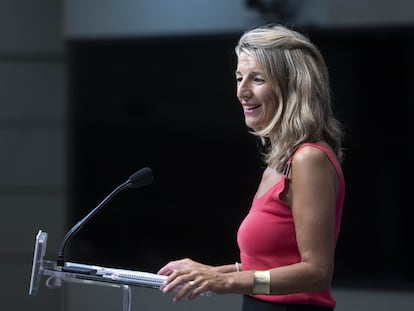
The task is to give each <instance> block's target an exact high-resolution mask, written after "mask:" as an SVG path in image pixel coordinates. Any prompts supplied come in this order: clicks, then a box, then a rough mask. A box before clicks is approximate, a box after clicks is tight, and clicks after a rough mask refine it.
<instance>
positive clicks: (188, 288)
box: [173, 281, 197, 302]
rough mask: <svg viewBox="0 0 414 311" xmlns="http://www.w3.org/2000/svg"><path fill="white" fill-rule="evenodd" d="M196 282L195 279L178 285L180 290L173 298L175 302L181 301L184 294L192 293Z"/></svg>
mask: <svg viewBox="0 0 414 311" xmlns="http://www.w3.org/2000/svg"><path fill="white" fill-rule="evenodd" d="M196 286H197V285H196V283H195V282H194V281H190V282H187V283H186V284H185V285H183V286H180V287H178V288H179V291H178V293H177V294H176V295H175V297H174V298H173V301H174V302H178V301H180V300H181V299H182V298H183V297H184V296H186V295H190V294H191V292H192V291H193V290H194V288H195V287H196Z"/></svg>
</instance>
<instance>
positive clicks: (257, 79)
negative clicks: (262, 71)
mask: <svg viewBox="0 0 414 311" xmlns="http://www.w3.org/2000/svg"><path fill="white" fill-rule="evenodd" d="M253 80H254V82H255V83H257V84H263V83H265V82H266V81H265V80H264V79H263V78H261V77H254V79H253Z"/></svg>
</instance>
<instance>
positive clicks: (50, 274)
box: [29, 230, 167, 311]
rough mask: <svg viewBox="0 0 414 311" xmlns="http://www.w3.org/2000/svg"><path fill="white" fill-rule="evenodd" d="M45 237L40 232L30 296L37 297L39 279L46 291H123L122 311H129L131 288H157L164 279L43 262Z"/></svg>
mask: <svg viewBox="0 0 414 311" xmlns="http://www.w3.org/2000/svg"><path fill="white" fill-rule="evenodd" d="M47 238H48V234H47V232H45V231H42V230H39V231H38V233H37V235H36V239H35V247H34V254H33V264H32V271H31V277H30V286H29V295H30V296H37V294H38V291H39V287H40V282H41V280H42V278H45V279H46V282H45V284H46V287H48V288H59V287H61V286H62V284H63V282H72V283H82V284H91V285H106V286H112V287H116V288H120V289H121V290H122V298H123V299H122V308H123V309H122V310H123V311H131V301H132V297H131V287H130V286H140V287H147V288H158V289H159V288H160V287H161V285H162V284H163V282H164V281H165V279H166V278H167V277H166V276H164V275H158V274H155V273H150V272H143V271H134V270H126V269H117V268H110V267H101V266H94V265H88V264H82V263H74V262H66V263H65V264H64V266H62V267H61V266H58V265H57V264H56V261H50V260H45V259H44V257H45V253H46V246H47Z"/></svg>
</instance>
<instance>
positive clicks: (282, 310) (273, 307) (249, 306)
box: [242, 295, 333, 311]
mask: <svg viewBox="0 0 414 311" xmlns="http://www.w3.org/2000/svg"><path fill="white" fill-rule="evenodd" d="M242 311H333V309H332V308H326V307H320V306H315V305H301V304H295V305H291V304H280V303H273V302H268V301H263V300H259V299H256V298H253V297H251V296H247V295H244V296H243V305H242Z"/></svg>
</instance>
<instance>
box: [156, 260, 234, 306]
mask: <svg viewBox="0 0 414 311" xmlns="http://www.w3.org/2000/svg"><path fill="white" fill-rule="evenodd" d="M158 274H161V275H168V278H167V280H166V281H165V283H164V284H163V285H162V286H161V288H160V289H161V290H162V292H163V293H169V292H171V291H175V292H177V294H176V295H175V297H174V298H173V301H174V302H178V301H179V300H180V299H182V298H183V297H184V296H186V295H187V296H188V299H189V300H192V299H194V298H196V297H197V296H199V295H201V294H203V293H204V294H205V293H208V292H215V293H223V290H224V288H225V285H226V283H227V279H228V277H227V276H226V274H225V273H219V272H217V269H216V268H215V267H213V266H209V265H205V264H201V263H199V262H196V261H193V260H191V259H189V258H185V259H181V260H175V261H170V262H169V263H168V264H166V265H165V266H164V267H162V268H161V269H160V270H159V271H158Z"/></svg>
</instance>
